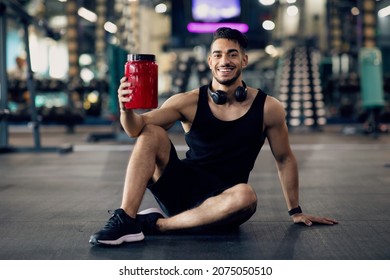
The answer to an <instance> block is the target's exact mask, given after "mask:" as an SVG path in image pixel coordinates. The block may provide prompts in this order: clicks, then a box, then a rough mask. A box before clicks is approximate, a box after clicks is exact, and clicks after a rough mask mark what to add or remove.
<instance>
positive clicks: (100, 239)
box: [89, 209, 145, 245]
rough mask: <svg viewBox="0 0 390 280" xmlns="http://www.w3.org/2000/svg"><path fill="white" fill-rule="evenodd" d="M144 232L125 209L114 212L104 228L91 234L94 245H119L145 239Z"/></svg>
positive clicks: (90, 241)
mask: <svg viewBox="0 0 390 280" xmlns="http://www.w3.org/2000/svg"><path fill="white" fill-rule="evenodd" d="M144 238H145V237H144V234H143V233H142V231H141V228H140V226H139V225H138V224H137V222H136V221H135V219H133V218H131V217H129V216H128V215H127V214H126V212H125V211H124V210H123V209H117V210H115V211H114V213H113V214H112V216H111V218H110V219H109V220H108V222H107V224H106V225H105V226H104V228H103V229H102V230H100V231H98V232H96V233H95V234H93V235H92V236H91V238H90V239H89V243H91V244H92V245H99V244H102V245H119V244H122V243H123V242H135V241H141V240H143V239H144Z"/></svg>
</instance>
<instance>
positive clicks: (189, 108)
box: [161, 89, 199, 122]
mask: <svg viewBox="0 0 390 280" xmlns="http://www.w3.org/2000/svg"><path fill="white" fill-rule="evenodd" d="M198 100H199V89H195V90H192V91H188V92H184V93H178V94H175V95H173V96H171V97H170V98H168V99H167V100H166V101H165V102H164V104H163V105H162V106H161V108H164V109H173V110H175V111H177V112H179V113H180V115H181V116H182V120H189V121H191V122H192V120H193V117H194V116H195V112H196V107H197V104H198Z"/></svg>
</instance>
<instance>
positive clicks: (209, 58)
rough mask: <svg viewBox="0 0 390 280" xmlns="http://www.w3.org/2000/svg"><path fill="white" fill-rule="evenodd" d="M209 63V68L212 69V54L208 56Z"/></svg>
mask: <svg viewBox="0 0 390 280" xmlns="http://www.w3.org/2000/svg"><path fill="white" fill-rule="evenodd" d="M207 63H208V64H209V68H210V69H211V56H208V57H207Z"/></svg>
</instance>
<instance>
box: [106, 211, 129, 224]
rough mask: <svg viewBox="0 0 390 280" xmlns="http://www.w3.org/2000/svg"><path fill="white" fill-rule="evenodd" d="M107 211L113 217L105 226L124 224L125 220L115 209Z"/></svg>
mask: <svg viewBox="0 0 390 280" xmlns="http://www.w3.org/2000/svg"><path fill="white" fill-rule="evenodd" d="M107 212H108V213H109V214H111V218H110V219H109V220H108V222H107V224H106V225H105V226H104V228H114V227H116V226H118V225H120V224H124V221H123V220H122V218H121V217H120V215H119V214H118V213H117V212H116V211H115V210H108V211H107Z"/></svg>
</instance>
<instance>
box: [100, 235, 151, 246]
mask: <svg viewBox="0 0 390 280" xmlns="http://www.w3.org/2000/svg"><path fill="white" fill-rule="evenodd" d="M144 239H145V236H144V234H143V233H142V232H140V233H137V234H128V235H124V236H122V237H120V238H118V239H117V240H97V242H98V243H99V244H106V245H120V244H122V243H123V242H137V241H142V240H144Z"/></svg>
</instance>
